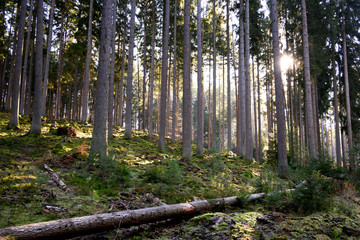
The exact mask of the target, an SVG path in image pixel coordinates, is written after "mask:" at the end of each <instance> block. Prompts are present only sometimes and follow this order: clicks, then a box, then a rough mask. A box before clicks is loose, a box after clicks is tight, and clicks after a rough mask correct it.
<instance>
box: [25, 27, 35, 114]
mask: <svg viewBox="0 0 360 240" xmlns="http://www.w3.org/2000/svg"><path fill="white" fill-rule="evenodd" d="M34 30H35V29H34ZM30 54H31V56H30V67H29V73H28V82H27V84H26V96H25V110H24V113H25V115H29V114H31V87H32V78H33V77H32V76H33V65H34V55H35V54H34V41H32V43H31V44H30Z"/></svg>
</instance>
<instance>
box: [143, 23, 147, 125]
mask: <svg viewBox="0 0 360 240" xmlns="http://www.w3.org/2000/svg"><path fill="white" fill-rule="evenodd" d="M145 21H146V20H145V19H144V53H143V54H144V64H143V68H144V76H143V85H142V88H143V89H142V90H143V91H142V130H144V131H145V122H146V121H145V119H146V116H145V104H146V100H145V95H146V70H147V69H146V61H147V58H146V30H147V26H146V23H145Z"/></svg>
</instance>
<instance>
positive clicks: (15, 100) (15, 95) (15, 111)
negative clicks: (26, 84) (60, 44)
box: [8, 0, 27, 128]
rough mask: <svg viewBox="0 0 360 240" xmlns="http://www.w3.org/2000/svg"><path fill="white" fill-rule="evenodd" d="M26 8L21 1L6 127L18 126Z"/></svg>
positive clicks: (25, 2) (25, 0)
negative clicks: (9, 108)
mask: <svg viewBox="0 0 360 240" xmlns="http://www.w3.org/2000/svg"><path fill="white" fill-rule="evenodd" d="M26 10H27V0H23V1H21V9H20V21H19V33H18V38H17V44H16V45H17V47H16V59H15V76H14V80H13V85H12V100H11V114H10V121H9V124H8V128H17V127H18V126H19V102H20V83H21V82H20V79H21V68H22V58H23V55H22V50H23V41H24V31H25V30H24V29H25V18H26Z"/></svg>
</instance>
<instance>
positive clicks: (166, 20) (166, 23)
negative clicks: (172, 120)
mask: <svg viewBox="0 0 360 240" xmlns="http://www.w3.org/2000/svg"><path fill="white" fill-rule="evenodd" d="M169 22H170V0H166V1H165V5H164V25H163V46H162V64H161V65H162V67H161V98H160V132H159V149H160V150H161V151H165V127H166V126H165V124H166V94H167V74H168V72H167V71H168V53H169V32H168V29H169Z"/></svg>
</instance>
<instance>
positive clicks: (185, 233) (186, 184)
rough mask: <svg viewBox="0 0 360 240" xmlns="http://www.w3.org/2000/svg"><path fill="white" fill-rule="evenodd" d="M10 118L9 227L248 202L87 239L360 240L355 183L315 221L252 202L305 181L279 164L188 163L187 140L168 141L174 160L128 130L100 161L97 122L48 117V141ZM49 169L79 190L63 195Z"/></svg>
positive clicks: (1, 213)
mask: <svg viewBox="0 0 360 240" xmlns="http://www.w3.org/2000/svg"><path fill="white" fill-rule="evenodd" d="M8 120H9V114H7V113H0V228H2V227H7V226H17V225H22V224H28V223H35V222H43V221H49V220H54V219H61V218H70V217H75V216H85V215H92V214H98V213H106V212H114V211H123V210H128V209H139V208H146V207H152V206H160V205H164V204H172V203H181V202H187V201H193V200H196V199H213V198H219V197H229V196H239V198H240V199H243V202H242V204H241V205H239V206H234V207H226V208H224V209H219V211H217V212H212V213H204V214H203V215H200V216H195V217H191V218H187V219H175V220H168V221H162V222H158V223H153V224H144V225H141V226H134V227H131V228H126V229H125V228H124V229H122V228H120V229H117V230H114V231H111V232H106V233H101V234H95V235H89V236H86V237H82V238H77V239H319V240H320V239H360V228H359V226H360V195H359V192H358V191H356V190H355V187H354V186H353V185H352V184H350V183H343V187H342V190H341V191H340V190H339V188H335V189H333V190H332V191H333V192H332V195H331V198H330V197H329V199H320V200H324V201H327V207H326V208H324V210H323V211H315V212H313V213H307V214H306V211H304V210H306V208H304V207H303V208H299V206H298V205H296V204H295V203H294V202H293V200H292V199H293V198H292V196H291V193H288V194H273V195H270V196H268V197H266V198H264V199H262V200H259V201H257V202H255V203H248V202H246V198H245V196H246V195H247V194H250V193H259V192H274V191H275V192H279V191H281V190H284V189H287V188H293V187H294V186H295V185H296V184H298V183H299V182H301V181H302V180H303V179H302V178H301V174H299V173H298V172H297V171H295V170H294V171H292V173H291V174H290V177H289V179H287V180H284V179H280V178H278V177H277V174H276V172H275V170H274V168H273V167H271V165H269V164H266V163H264V164H258V163H256V162H248V161H245V160H243V159H242V158H240V157H236V156H235V155H234V154H232V153H231V152H223V153H213V152H211V151H208V152H206V153H205V155H204V157H203V158H199V157H197V156H193V160H192V161H191V162H184V161H183V160H182V158H181V143H180V142H178V141H177V142H176V143H171V140H170V139H166V142H167V145H166V146H167V148H166V149H167V150H166V152H159V150H158V148H157V136H155V137H154V138H153V139H149V138H148V137H147V134H146V133H144V132H142V131H133V139H132V140H126V139H124V138H123V137H122V136H123V133H124V132H123V129H120V128H118V127H115V128H114V138H113V139H112V140H111V141H109V150H110V151H109V157H108V159H106V160H100V159H97V158H90V157H89V156H88V152H89V150H90V144H91V131H92V125H91V124H81V123H76V122H72V123H68V122H65V121H64V122H60V121H53V120H46V119H45V120H43V122H42V126H43V134H42V135H41V136H36V135H29V134H27V133H28V131H29V129H30V121H29V118H28V117H21V118H20V128H19V129H17V130H8V129H7V128H6V125H7V123H8ZM59 126H71V127H73V128H75V129H76V131H77V136H76V137H69V136H57V135H56V129H57V128H58V127H59ZM194 148H195V146H194ZM193 152H194V151H193ZM44 164H47V165H49V166H50V167H51V168H52V169H53V170H54V171H55V172H56V173H57V174H58V175H59V176H60V177H61V179H62V180H63V181H64V182H65V184H67V185H68V187H69V188H70V189H71V190H72V191H70V192H63V191H62V190H61V189H59V188H58V187H57V185H56V184H55V183H54V182H52V180H51V179H50V177H49V175H48V174H47V173H46V171H45V169H44ZM320 197H321V196H320ZM317 200H319V199H317Z"/></svg>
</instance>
